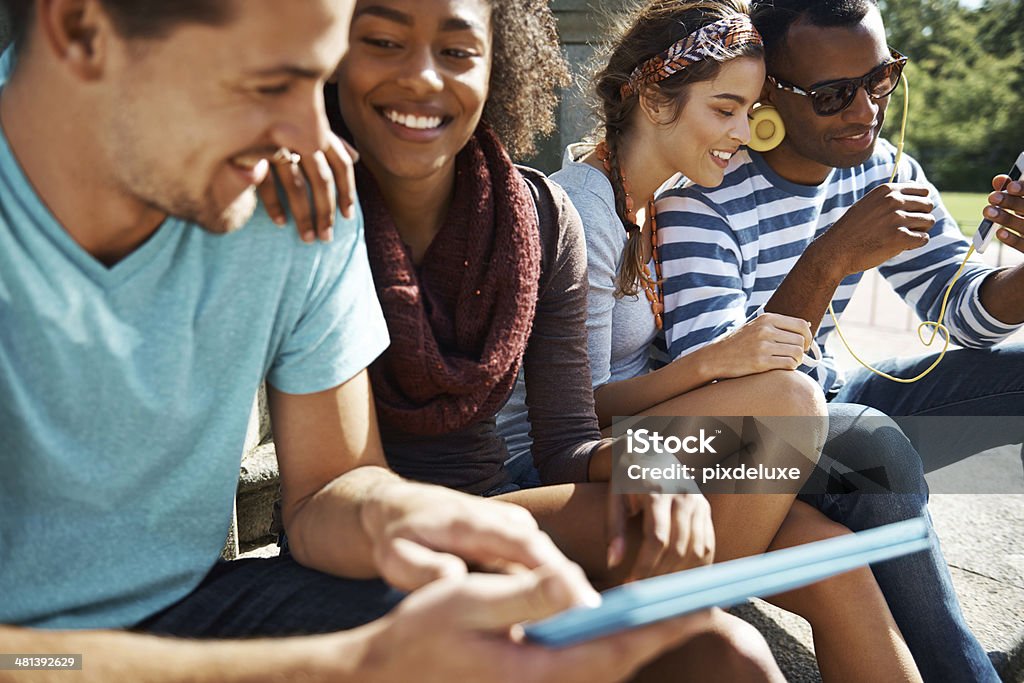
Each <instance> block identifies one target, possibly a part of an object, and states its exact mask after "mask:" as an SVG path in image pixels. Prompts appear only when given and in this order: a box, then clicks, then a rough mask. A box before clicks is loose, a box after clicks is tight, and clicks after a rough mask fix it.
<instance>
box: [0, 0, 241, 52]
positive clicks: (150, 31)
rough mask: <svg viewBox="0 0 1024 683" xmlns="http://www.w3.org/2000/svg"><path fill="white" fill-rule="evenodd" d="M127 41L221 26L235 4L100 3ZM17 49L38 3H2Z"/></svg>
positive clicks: (184, 0)
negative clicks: (182, 28) (182, 27)
mask: <svg viewBox="0 0 1024 683" xmlns="http://www.w3.org/2000/svg"><path fill="white" fill-rule="evenodd" d="M100 2H101V3H102V5H103V7H104V9H106V10H107V12H109V13H110V16H111V19H112V20H113V22H114V26H115V28H116V29H117V31H118V33H120V34H121V35H122V36H124V37H125V38H161V37H165V36H167V34H168V33H169V32H170V31H171V30H173V29H174V28H175V27H177V26H178V25H179V24H182V23H187V22H195V23H202V24H210V25H214V26H220V25H223V24H226V23H227V22H228V21H230V20H231V19H233V18H234V16H235V12H236V9H237V8H236V7H235V3H234V2H225V1H224V0H100ZM2 3H3V7H4V9H5V10H7V17H8V20H9V21H10V23H11V37H12V38H13V40H14V44H15V49H19V50H20V49H21V46H22V43H23V42H24V38H25V33H26V31H27V30H28V27H29V24H30V23H31V20H32V16H33V5H34V4H35V3H34V0H2Z"/></svg>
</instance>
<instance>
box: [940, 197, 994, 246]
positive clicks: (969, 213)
mask: <svg viewBox="0 0 1024 683" xmlns="http://www.w3.org/2000/svg"><path fill="white" fill-rule="evenodd" d="M939 194H941V195H942V201H943V203H945V205H946V208H947V209H949V212H950V213H951V214H952V215H953V218H955V219H956V222H957V223H958V224H959V225H960V232H962V233H963V234H965V235H967V236H968V237H970V236H972V235H973V234H974V232H975V230H977V229H978V223H980V222H981V210H982V209H984V208H985V206H987V205H988V194H983V193H980V192H940V193H939Z"/></svg>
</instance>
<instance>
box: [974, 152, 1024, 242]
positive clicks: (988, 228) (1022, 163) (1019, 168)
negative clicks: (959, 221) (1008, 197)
mask: <svg viewBox="0 0 1024 683" xmlns="http://www.w3.org/2000/svg"><path fill="white" fill-rule="evenodd" d="M1007 175H1009V176H1010V180H1008V181H1006V182H1005V183H1003V189H1004V190H1005V189H1006V186H1007V185H1008V184H1009V183H1010V182H1011V181H1014V180H1020V177H1021V175H1024V152H1021V153H1020V156H1018V157H1017V161H1016V162H1014V164H1013V168H1011V169H1010V172H1009V173H1008V174H1007ZM996 232H997V230H996V224H995V223H993V222H992V221H990V220H988V219H987V218H986V219H985V220H983V221H982V222H981V225H979V226H978V232H976V233H974V250H975V251H977V252H978V253H979V254H984V253H985V250H986V249H988V245H989V244H991V243H992V239H993V238H994V237H995V236H996Z"/></svg>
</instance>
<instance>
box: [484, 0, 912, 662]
mask: <svg viewBox="0 0 1024 683" xmlns="http://www.w3.org/2000/svg"><path fill="white" fill-rule="evenodd" d="M747 12H748V7H747V3H746V2H743V1H742V0H719V1H713V2H709V1H705V2H681V1H679V0H653V1H650V2H647V3H646V4H645V5H643V6H641V7H639V8H637V10H636V11H635V12H634V13H633V15H632V16H630V17H628V18H627V20H626V24H625V26H624V27H623V31H622V33H621V37H620V38H619V39H618V40H617V41H616V42H615V43H614V44H613V45H612V46H611V48H610V50H609V54H608V56H607V61H606V62H605V65H604V67H603V68H602V69H601V70H600V72H599V73H598V74H597V77H596V91H597V96H598V100H599V105H600V106H599V108H598V112H597V113H598V119H599V121H600V127H599V129H598V132H597V135H596V137H597V141H596V144H578V145H571V146H570V147H569V148H568V149H567V151H566V155H565V158H564V161H563V166H562V169H561V170H560V171H558V172H557V173H555V174H554V175H553V176H552V179H553V180H555V181H556V182H558V183H559V185H561V186H562V187H563V188H564V189H565V190H566V192H567V193H568V195H569V197H570V199H571V200H572V201H573V203H574V204H575V206H576V208H577V209H578V210H579V212H580V215H581V217H582V218H583V224H584V232H585V236H586V242H587V261H588V278H589V285H590V288H589V295H588V321H587V332H588V352H589V356H590V367H591V379H592V383H593V386H594V389H595V391H594V398H595V405H596V410H597V414H598V417H599V420H600V424H601V427H602V428H604V429H605V430H606V433H607V430H608V429H609V428H610V425H611V423H612V418H613V416H644V415H663V416H685V415H692V416H713V415H719V416H737V415H742V416H822V415H824V414H825V405H824V403H823V402H822V400H821V398H820V396H819V394H820V392H818V391H816V387H815V386H814V385H813V384H812V383H811V382H810V381H807V378H806V377H805V376H803V375H802V373H796V372H792V370H793V369H795V368H796V367H797V366H798V365H799V363H800V360H801V358H802V356H803V354H804V352H805V350H806V349H807V348H808V345H809V343H810V340H811V335H810V326H809V325H808V324H807V322H805V321H803V320H799V319H796V318H791V317H788V316H781V315H771V314H769V315H763V316H760V317H758V318H757V319H755V320H753V321H752V322H749V323H747V324H745V325H741V326H739V328H738V330H737V331H736V332H735V333H734V334H733V335H731V336H730V337H728V338H725V339H723V340H721V341H718V342H715V343H713V344H710V345H708V346H706V347H704V348H702V349H699V350H697V351H695V352H693V353H691V354H689V355H686V356H684V357H682V358H680V359H679V360H676V361H675V362H673V363H670V364H668V365H664V366H663V367H660V368H658V369H654V367H655V366H656V365H657V362H656V361H652V360H651V356H652V355H655V356H657V355H658V352H657V349H656V347H657V340H658V339H659V330H660V329H661V327H662V313H663V311H664V307H663V295H662V284H663V283H662V280H661V268H660V259H659V256H660V254H659V252H658V241H657V216H656V215H655V212H654V201H653V199H654V195H655V193H656V191H657V190H658V188H659V187H660V186H662V185H663V184H665V183H666V182H667V181H669V180H670V179H671V178H672V177H673V176H674V175H675V174H676V173H677V172H681V173H682V174H683V175H684V176H686V177H687V178H689V179H690V180H693V181H694V182H697V183H699V184H700V185H704V186H716V185H719V184H720V183H721V182H722V178H723V175H724V171H725V168H726V167H727V165H728V163H729V159H730V157H731V156H732V155H733V154H734V153H735V152H736V151H737V150H738V149H739V147H740V146H741V145H744V144H746V143H747V141H748V139H749V137H750V130H749V122H748V115H749V114H750V111H751V108H752V107H753V105H754V103H755V102H756V101H757V99H758V95H759V93H760V90H761V87H762V84H763V82H764V74H765V70H764V62H763V50H762V47H761V37H760V35H759V34H758V33H757V31H756V30H755V29H754V27H753V25H752V24H751V21H750V18H749V16H748V14H747ZM707 256H708V258H719V257H720V255H718V254H714V253H709V254H708V255H707ZM740 322H742V321H740ZM652 351H653V354H652ZM524 399H525V395H524V392H523V391H522V387H521V386H520V387H517V390H516V392H515V394H514V395H513V398H512V400H511V401H510V402H509V404H508V405H507V406H506V408H505V410H504V411H503V413H502V416H501V418H500V426H501V428H502V431H503V433H504V434H505V435H506V438H507V440H508V441H509V443H510V450H511V452H512V454H513V456H516V455H519V454H521V453H525V452H526V449H527V448H528V447H529V436H528V428H529V423H528V420H527V416H526V412H525V402H524ZM773 420H774V421H773ZM759 421H760V422H761V423H762V424H763V425H768V428H767V429H761V430H759V431H760V434H758V435H757V437H756V438H755V439H752V440H751V442H750V443H749V444H748V445H749V446H750V447H751V452H752V453H753V455H752V457H751V459H749V460H746V461H745V462H747V463H752V462H760V463H764V464H774V465H778V464H781V463H782V462H790V461H791V459H792V457H793V456H794V453H796V454H797V456H798V457H799V455H801V454H802V455H805V456H806V458H808V459H811V458H815V457H816V456H817V454H818V452H819V449H820V446H821V440H822V439H823V436H824V434H823V432H822V431H819V429H820V428H821V427H823V426H824V424H823V421H820V422H815V420H814V418H813V417H809V418H808V419H807V420H796V421H794V420H793V419H792V418H790V419H789V420H788V421H787V420H786V419H785V418H781V419H777V418H759ZM680 423H682V425H683V426H684V427H687V428H692V427H690V425H692V424H694V423H693V422H692V421H676V422H675V424H676V425H679V424H680ZM795 423H799V424H795ZM662 424H664V423H662ZM815 427H817V428H818V429H815ZM737 431H739V430H737ZM781 432H787V433H786V434H785V437H784V438H775V439H773V438H772V437H773V436H776V437H777V436H779V434H780V433H781ZM678 436H679V437H682V436H683V433H682V432H680V433H679V434H678ZM787 445H788V446H792V448H787V447H786V446H787ZM810 464H813V462H811V463H810ZM747 484H750V483H749V482H748V483H747ZM764 490H765V489H763V488H759V486H758V485H757V484H756V483H754V484H753V485H749V486H748V487H747V488H742V487H739V488H734V489H732V491H733V492H748V493H754V494H757V495H731V494H726V493H721V492H715V491H714V490H713V489H710V488H708V487H706V486H705V487H704V492H705V494H706V497H707V499H708V501H709V502H710V505H711V508H712V517H713V519H714V524H715V544H716V550H715V560H716V561H721V560H728V559H733V558H737V557H742V556H746V555H752V554H756V553H760V552H764V551H765V550H768V549H776V548H781V547H786V546H790V545H794V544H798V543H803V542H807V541H810V540H814V539H817V538H823V537H828V536H833V535H837V534H842V533H847V530H846V529H845V528H844V527H842V526H841V525H839V524H836V523H834V522H832V521H830V520H829V519H827V518H826V517H825V516H824V515H823V514H821V513H820V512H819V511H818V510H816V509H814V508H812V507H810V506H809V505H807V504H805V503H802V502H799V501H796V500H795V496H796V493H797V487H796V486H794V487H792V488H791V489H790V490H788V491H787V492H786V493H764V492H763V491H764ZM774 490H775V491H778V489H774ZM776 602H777V604H779V605H780V606H782V607H784V608H786V609H789V610H791V611H795V612H797V613H799V614H801V615H803V616H805V617H806V618H808V620H809V621H810V622H811V624H812V627H813V628H814V633H815V644H816V647H817V654H818V658H819V662H820V664H821V669H822V672H823V674H824V676H825V678H826V680H914V679H915V678H916V676H917V672H916V670H915V667H914V663H913V660H912V659H911V657H910V654H909V652H908V651H907V648H906V645H905V643H904V642H903V640H902V638H901V636H900V634H899V631H898V629H897V627H896V625H895V623H894V622H893V619H892V616H891V614H890V612H889V610H888V608H887V606H886V602H885V599H884V597H883V596H882V594H881V592H880V590H879V588H878V586H877V584H876V583H875V580H874V578H873V576H872V574H871V572H870V570H868V569H863V570H860V571H858V572H851V573H849V574H846V575H844V576H841V577H838V578H835V579H832V580H830V581H825V582H822V583H820V584H818V585H816V586H812V587H810V588H809V589H805V590H802V591H794V592H792V593H790V594H787V595H785V596H780V597H779V598H778V599H777V600H776ZM854 643H856V644H857V645H858V647H850V646H851V645H852V644H854ZM862 649H867V650H869V651H872V652H873V653H874V656H873V657H871V658H867V657H862V656H861V655H860V652H861V651H862Z"/></svg>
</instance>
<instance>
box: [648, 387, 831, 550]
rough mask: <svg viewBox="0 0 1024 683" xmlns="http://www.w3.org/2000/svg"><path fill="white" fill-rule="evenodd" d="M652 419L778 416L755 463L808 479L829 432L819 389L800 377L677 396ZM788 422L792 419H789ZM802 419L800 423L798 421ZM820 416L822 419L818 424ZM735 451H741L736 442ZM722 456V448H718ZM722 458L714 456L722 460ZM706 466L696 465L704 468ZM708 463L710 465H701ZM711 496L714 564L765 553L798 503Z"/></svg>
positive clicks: (784, 496) (785, 498)
mask: <svg viewBox="0 0 1024 683" xmlns="http://www.w3.org/2000/svg"><path fill="white" fill-rule="evenodd" d="M643 414H644V415H654V416H659V415H663V416H685V415H696V416H746V415H750V416H775V417H777V418H778V419H775V420H765V422H766V423H767V424H768V425H769V427H770V429H765V430H762V433H761V437H760V438H761V443H760V444H758V451H757V453H756V460H757V462H759V463H762V464H764V465H765V466H770V467H774V466H778V467H798V468H800V469H801V470H802V471H804V472H805V475H804V479H806V477H807V476H810V468H811V467H813V465H814V464H815V463H816V462H817V459H818V456H819V455H820V453H821V446H822V444H823V443H824V441H825V436H826V433H827V427H828V424H827V419H826V416H827V408H826V405H825V401H824V399H823V398H822V396H821V389H820V388H819V387H818V386H817V385H816V384H815V383H814V382H813V381H812V380H811V379H810V378H808V377H807V376H806V375H804V374H803V373H799V372H787V371H781V370H779V371H774V372H766V373H762V374H759V375H750V376H747V377H741V378H738V379H731V380H724V381H721V382H717V383H715V384H710V385H708V386H705V387H701V388H700V389H695V390H693V391H690V392H687V393H685V394H682V395H681V396H677V397H676V398H674V399H671V400H669V401H666V402H664V403H661V404H659V405H657V406H654V407H652V408H651V409H650V410H647V411H645V412H644V413H643ZM787 417H788V418H789V419H788V420H787V419H786V418H787ZM794 417H799V418H800V419H794ZM815 417H820V418H821V419H820V420H815V419H814V418H815ZM734 446H735V447H736V448H738V447H739V446H740V444H739V443H738V442H737V443H735V444H734ZM719 450H720V451H721V449H719ZM722 458H723V456H716V457H715V460H721V459H722ZM700 464H702V463H698V465H700ZM703 464H708V463H703ZM756 487H757V484H756V483H753V484H752V485H751V491H752V492H751V493H750V494H746V495H745V494H742V493H711V492H708V493H707V498H708V502H709V503H710V504H711V516H712V519H713V520H714V524H715V532H716V533H715V561H716V562H721V561H725V560H732V559H735V558H737V557H746V556H748V555H756V554H758V553H763V552H764V551H765V550H766V549H767V548H768V545H769V544H770V543H771V541H772V538H774V537H775V533H776V532H777V531H778V529H779V526H780V525H781V524H782V521H783V520H784V519H785V517H786V514H787V513H788V512H789V508H790V506H791V505H792V503H793V501H794V500H795V499H796V493H797V489H798V488H799V486H798V484H796V483H795V482H794V483H793V485H792V493H774V494H766V493H753V491H755V490H756Z"/></svg>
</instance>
